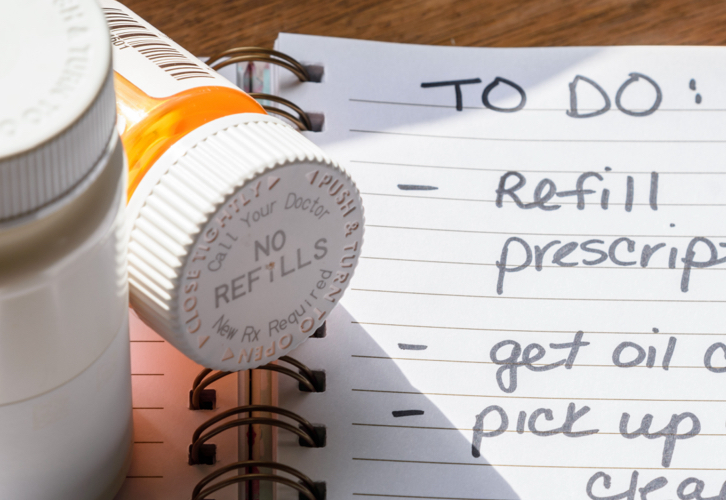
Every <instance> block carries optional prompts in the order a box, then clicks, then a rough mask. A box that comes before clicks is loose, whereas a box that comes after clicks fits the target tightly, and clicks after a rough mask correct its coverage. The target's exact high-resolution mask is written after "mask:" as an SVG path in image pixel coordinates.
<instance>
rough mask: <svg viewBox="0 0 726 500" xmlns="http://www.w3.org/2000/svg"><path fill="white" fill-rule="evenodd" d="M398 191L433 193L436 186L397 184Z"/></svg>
mask: <svg viewBox="0 0 726 500" xmlns="http://www.w3.org/2000/svg"><path fill="white" fill-rule="evenodd" d="M398 189H400V190H401V191H435V190H436V189H439V188H437V187H436V186H419V185H418V184H399V185H398Z"/></svg>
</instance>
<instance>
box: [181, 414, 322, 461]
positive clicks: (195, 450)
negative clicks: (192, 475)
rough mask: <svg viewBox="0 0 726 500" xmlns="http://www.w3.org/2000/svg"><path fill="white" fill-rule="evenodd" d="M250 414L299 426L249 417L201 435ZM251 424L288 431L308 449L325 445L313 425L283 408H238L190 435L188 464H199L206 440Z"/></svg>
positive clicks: (215, 417)
mask: <svg viewBox="0 0 726 500" xmlns="http://www.w3.org/2000/svg"><path fill="white" fill-rule="evenodd" d="M252 412H266V413H274V414H277V415H282V416H285V417H287V418H289V419H291V420H294V421H295V422H296V423H298V424H299V426H298V427H295V426H294V425H291V424H289V423H287V422H283V421H281V420H277V419H275V418H269V417H253V416H250V417H247V418H238V419H235V420H231V421H229V422H225V423H224V424H221V425H219V426H218V427H214V428H213V429H211V430H209V431H208V432H206V433H205V434H203V433H204V431H206V430H207V429H209V428H211V427H213V426H214V425H215V424H217V423H218V422H221V421H222V420H224V419H226V418H229V417H232V416H235V415H239V414H241V413H250V414H251V413H252ZM252 424H263V425H272V426H274V427H279V428H281V429H285V430H287V431H290V432H292V433H293V434H296V435H297V436H298V437H299V438H300V440H301V442H304V443H305V444H306V445H307V446H309V447H310V448H321V447H322V446H324V444H325V442H324V437H323V436H322V435H321V434H320V433H319V432H318V430H316V428H315V427H314V426H313V424H311V423H310V422H308V421H307V420H305V419H304V418H302V417H301V416H300V415H298V414H297V413H293V412H291V411H290V410H285V409H284V408H279V407H277V406H270V405H246V406H238V407H237V408H231V409H229V410H227V411H224V412H222V413H220V414H219V415H216V416H214V417H212V418H210V419H209V420H207V421H206V422H204V423H203V424H202V425H200V426H199V427H197V428H196V430H195V431H194V434H193V435H192V446H191V450H190V452H189V458H190V463H194V464H197V463H200V462H201V460H200V457H199V452H200V450H201V447H202V445H203V444H204V443H205V442H206V441H207V440H209V439H211V438H212V437H214V436H216V435H217V434H219V433H221V432H224V431H226V430H227V429H232V428H234V427H240V426H242V425H252Z"/></svg>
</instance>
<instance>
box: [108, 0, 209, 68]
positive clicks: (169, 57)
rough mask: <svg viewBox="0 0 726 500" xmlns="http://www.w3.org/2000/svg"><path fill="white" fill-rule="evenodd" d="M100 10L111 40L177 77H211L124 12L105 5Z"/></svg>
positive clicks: (199, 66)
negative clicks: (119, 42)
mask: <svg viewBox="0 0 726 500" xmlns="http://www.w3.org/2000/svg"><path fill="white" fill-rule="evenodd" d="M103 10H104V12H105V14H106V21H107V22H108V27H109V29H110V31H111V35H112V37H113V38H114V39H116V40H119V41H121V42H122V43H123V44H125V45H127V46H128V47H131V48H133V49H134V50H136V51H138V52H139V53H140V54H142V55H143V56H144V57H146V58H147V59H148V60H149V61H151V62H152V63H154V64H155V65H156V66H157V67H159V68H160V69H162V70H163V71H165V72H166V73H168V74H169V75H170V76H172V77H174V78H175V79H176V80H178V81H182V80H187V79H189V78H213V76H212V75H211V74H210V73H209V72H208V71H207V70H205V69H204V68H203V67H202V66H201V65H200V64H198V63H196V62H195V61H193V60H191V59H189V58H188V57H185V56H184V55H183V54H182V53H180V52H179V51H178V50H176V49H175V48H174V47H172V46H171V45H170V44H169V43H167V42H166V41H164V40H163V39H162V38H160V37H159V36H158V35H156V34H155V33H154V32H152V31H150V30H149V29H148V28H146V27H145V26H143V25H141V24H139V23H138V22H137V21H136V20H134V19H133V18H132V17H130V16H129V15H128V14H126V13H125V12H123V11H121V10H119V9H114V8H104V9H103ZM124 48H126V47H121V50H123V49H124Z"/></svg>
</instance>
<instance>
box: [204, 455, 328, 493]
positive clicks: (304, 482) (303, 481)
mask: <svg viewBox="0 0 726 500" xmlns="http://www.w3.org/2000/svg"><path fill="white" fill-rule="evenodd" d="M260 467H265V468H269V469H273V470H279V471H282V472H286V473H288V474H290V475H291V476H294V477H296V478H297V479H298V480H299V482H295V481H293V480H291V479H288V478H286V477H281V476H277V475H274V474H262V473H246V474H241V475H238V476H234V477H231V478H227V479H225V480H222V481H220V482H218V483H216V484H212V485H211V486H210V487H208V488H207V489H202V488H204V487H205V486H206V485H208V484H209V483H211V482H212V481H214V480H215V479H217V478H218V477H219V476H221V475H223V474H226V473H227V472H230V471H233V470H239V469H253V468H260ZM255 480H266V481H272V482H276V483H281V484H285V485H287V486H289V487H291V488H294V489H296V490H297V491H298V492H300V493H301V494H302V495H304V496H305V497H306V498H307V499H308V500H323V499H324V493H322V492H321V491H320V487H319V486H318V485H316V484H315V483H314V482H313V481H312V479H310V478H309V477H308V476H306V475H305V474H303V473H302V472H300V471H298V470H297V469H293V468H292V467H290V466H287V465H284V464H280V463H277V462H263V461H259V460H247V461H244V462H235V463H233V464H229V465H226V466H224V467H222V468H221V469H219V470H216V471H214V472H212V473H211V474H209V475H207V476H205V477H204V478H203V479H202V480H201V481H199V482H198V483H197V485H196V486H195V487H194V491H193V492H192V500H203V499H204V497H206V496H207V495H209V494H210V493H213V492H215V491H217V490H219V489H222V488H224V487H226V486H229V485H232V484H236V483H243V482H247V481H255ZM321 493H322V494H321Z"/></svg>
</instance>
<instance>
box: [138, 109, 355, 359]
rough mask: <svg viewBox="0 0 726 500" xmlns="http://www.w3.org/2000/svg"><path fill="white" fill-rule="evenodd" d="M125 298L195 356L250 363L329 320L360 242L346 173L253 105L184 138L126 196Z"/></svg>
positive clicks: (284, 351)
mask: <svg viewBox="0 0 726 500" xmlns="http://www.w3.org/2000/svg"><path fill="white" fill-rule="evenodd" d="M128 208H129V225H130V243H129V285H130V292H131V303H132V306H133V307H134V309H135V310H136V311H137V313H138V314H139V317H141V318H142V319H143V320H144V321H145V322H146V323H147V324H148V325H149V326H151V327H152V328H153V329H154V330H156V331H157V332H158V333H159V334H160V335H161V336H162V337H163V338H165V339H166V340H167V341H169V342H170V343H171V344H173V345H174V346H176V347H177V348H178V349H179V350H180V351H181V352H183V353H184V354H186V355H187V356H188V357H189V358H191V359H192V360H194V361H196V362H198V363H200V364H202V365H204V366H206V367H208V368H214V369H218V370H226V371H237V370H244V369H248V368H254V367H256V366H260V365H262V364H265V363H268V362H270V361H274V360H275V359H277V358H278V357H280V356H282V355H284V354H287V353H289V351H291V350H292V349H293V348H295V346H297V345H298V344H300V343H301V342H302V341H303V340H305V339H307V338H308V337H310V335H312V334H313V333H314V332H315V330H316V329H317V328H318V327H319V326H321V325H322V323H323V322H324V321H325V320H326V319H327V317H328V315H329V314H330V311H331V310H332V309H333V307H334V306H335V305H336V304H337V303H338V302H339V301H340V298H341V297H342V295H343V292H344V291H345V289H346V288H347V286H348V284H349V283H350V280H351V277H352V275H353V270H354V269H355V266H356V264H357V262H358V256H359V255H360V251H361V245H362V243H363V207H362V205H361V200H360V195H359V193H358V190H357V189H356V187H355V185H354V184H353V182H352V181H351V179H350V177H349V176H348V175H347V174H346V173H345V172H344V171H343V170H342V169H341V168H340V167H339V166H338V165H337V164H336V163H335V162H333V161H332V160H331V159H330V158H329V157H328V156H326V155H325V153H323V152H322V151H321V150H320V149H319V148H318V147H317V146H316V145H314V144H313V143H312V142H310V141H309V140H307V139H306V138H305V137H303V136H302V135H301V134H300V133H298V132H297V131H295V130H294V129H293V128H291V127H290V126H288V125H287V124H285V123H284V122H282V121H281V120H278V119H276V118H272V117H269V116H265V115H259V114H252V113H247V114H240V115H232V116H228V117H224V118H220V119H217V120H215V121H213V122H211V123H208V124H206V125H203V126H202V127H200V128H198V129H197V130H195V131H193V132H192V133H190V134H189V135H187V136H185V137H183V138H182V139H181V140H180V141H178V142H177V143H176V144H175V145H174V146H172V147H171V148H170V149H169V150H168V151H167V152H166V153H165V154H164V155H163V156H162V157H161V158H160V159H159V160H158V161H157V162H156V164H155V165H154V167H153V168H152V169H151V170H150V171H149V172H148V173H147V174H146V175H145V177H144V178H143V179H142V181H141V183H140V184H139V186H138V188H137V189H136V191H135V192H134V194H133V196H132V198H131V201H130V202H129V207H128Z"/></svg>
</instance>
